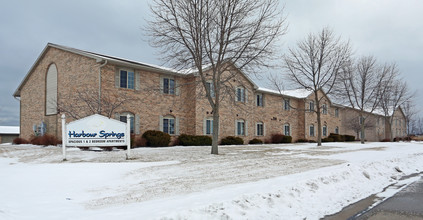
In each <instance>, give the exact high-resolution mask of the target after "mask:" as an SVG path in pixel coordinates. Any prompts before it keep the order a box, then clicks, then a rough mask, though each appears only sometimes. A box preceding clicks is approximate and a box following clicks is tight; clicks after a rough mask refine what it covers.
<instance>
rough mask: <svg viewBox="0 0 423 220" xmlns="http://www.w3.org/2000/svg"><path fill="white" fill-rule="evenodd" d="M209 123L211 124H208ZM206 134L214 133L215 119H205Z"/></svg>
mask: <svg viewBox="0 0 423 220" xmlns="http://www.w3.org/2000/svg"><path fill="white" fill-rule="evenodd" d="M208 125H209V126H208ZM204 127H205V128H204V134H205V135H212V134H213V119H212V118H206V119H205V120H204Z"/></svg>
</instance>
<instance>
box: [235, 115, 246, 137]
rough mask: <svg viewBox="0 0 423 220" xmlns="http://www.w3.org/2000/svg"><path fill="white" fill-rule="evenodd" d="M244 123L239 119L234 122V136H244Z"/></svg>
mask: <svg viewBox="0 0 423 220" xmlns="http://www.w3.org/2000/svg"><path fill="white" fill-rule="evenodd" d="M245 130H246V122H245V120H242V119H239V120H236V135H237V136H245Z"/></svg>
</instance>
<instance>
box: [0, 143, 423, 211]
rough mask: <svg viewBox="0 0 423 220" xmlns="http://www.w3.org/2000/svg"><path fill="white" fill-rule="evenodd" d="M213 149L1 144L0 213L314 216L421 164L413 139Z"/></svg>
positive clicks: (421, 148)
mask: <svg viewBox="0 0 423 220" xmlns="http://www.w3.org/2000/svg"><path fill="white" fill-rule="evenodd" d="M219 153H220V155H211V154H210V147H171V148H138V149H134V150H132V156H133V159H132V160H125V151H111V152H93V151H80V150H78V149H75V148H70V149H69V150H68V152H67V158H68V161H66V162H62V156H61V149H60V148H59V147H38V146H32V145H20V146H14V145H0V219H117V218H119V219H304V218H307V219H318V218H321V217H323V216H325V215H328V214H332V213H335V212H337V211H340V210H341V209H342V207H344V206H346V205H348V204H351V203H353V202H356V201H358V200H361V199H363V198H366V197H367V196H369V195H371V194H374V193H378V192H381V191H382V190H383V188H385V187H386V186H388V185H390V184H393V183H396V182H398V181H399V178H400V177H401V176H404V175H408V174H412V173H419V172H421V171H423V143H419V142H412V143H367V144H365V145H361V144H359V143H327V144H324V146H323V147H316V145H315V144H284V145H255V146H251V145H249V146H220V148H219ZM398 170H401V171H402V172H399V171H398ZM392 193H394V192H391V194H392Z"/></svg>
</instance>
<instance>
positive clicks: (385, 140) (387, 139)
mask: <svg viewBox="0 0 423 220" xmlns="http://www.w3.org/2000/svg"><path fill="white" fill-rule="evenodd" d="M380 142H391V139H389V138H384V139H382V140H380Z"/></svg>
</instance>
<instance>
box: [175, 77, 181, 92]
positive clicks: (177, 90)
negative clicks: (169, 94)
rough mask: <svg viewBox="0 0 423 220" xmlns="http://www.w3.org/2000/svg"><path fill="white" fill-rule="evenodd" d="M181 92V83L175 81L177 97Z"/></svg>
mask: <svg viewBox="0 0 423 220" xmlns="http://www.w3.org/2000/svg"><path fill="white" fill-rule="evenodd" d="M180 92H181V90H180V88H179V83H178V81H177V80H175V95H179V94H180Z"/></svg>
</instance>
